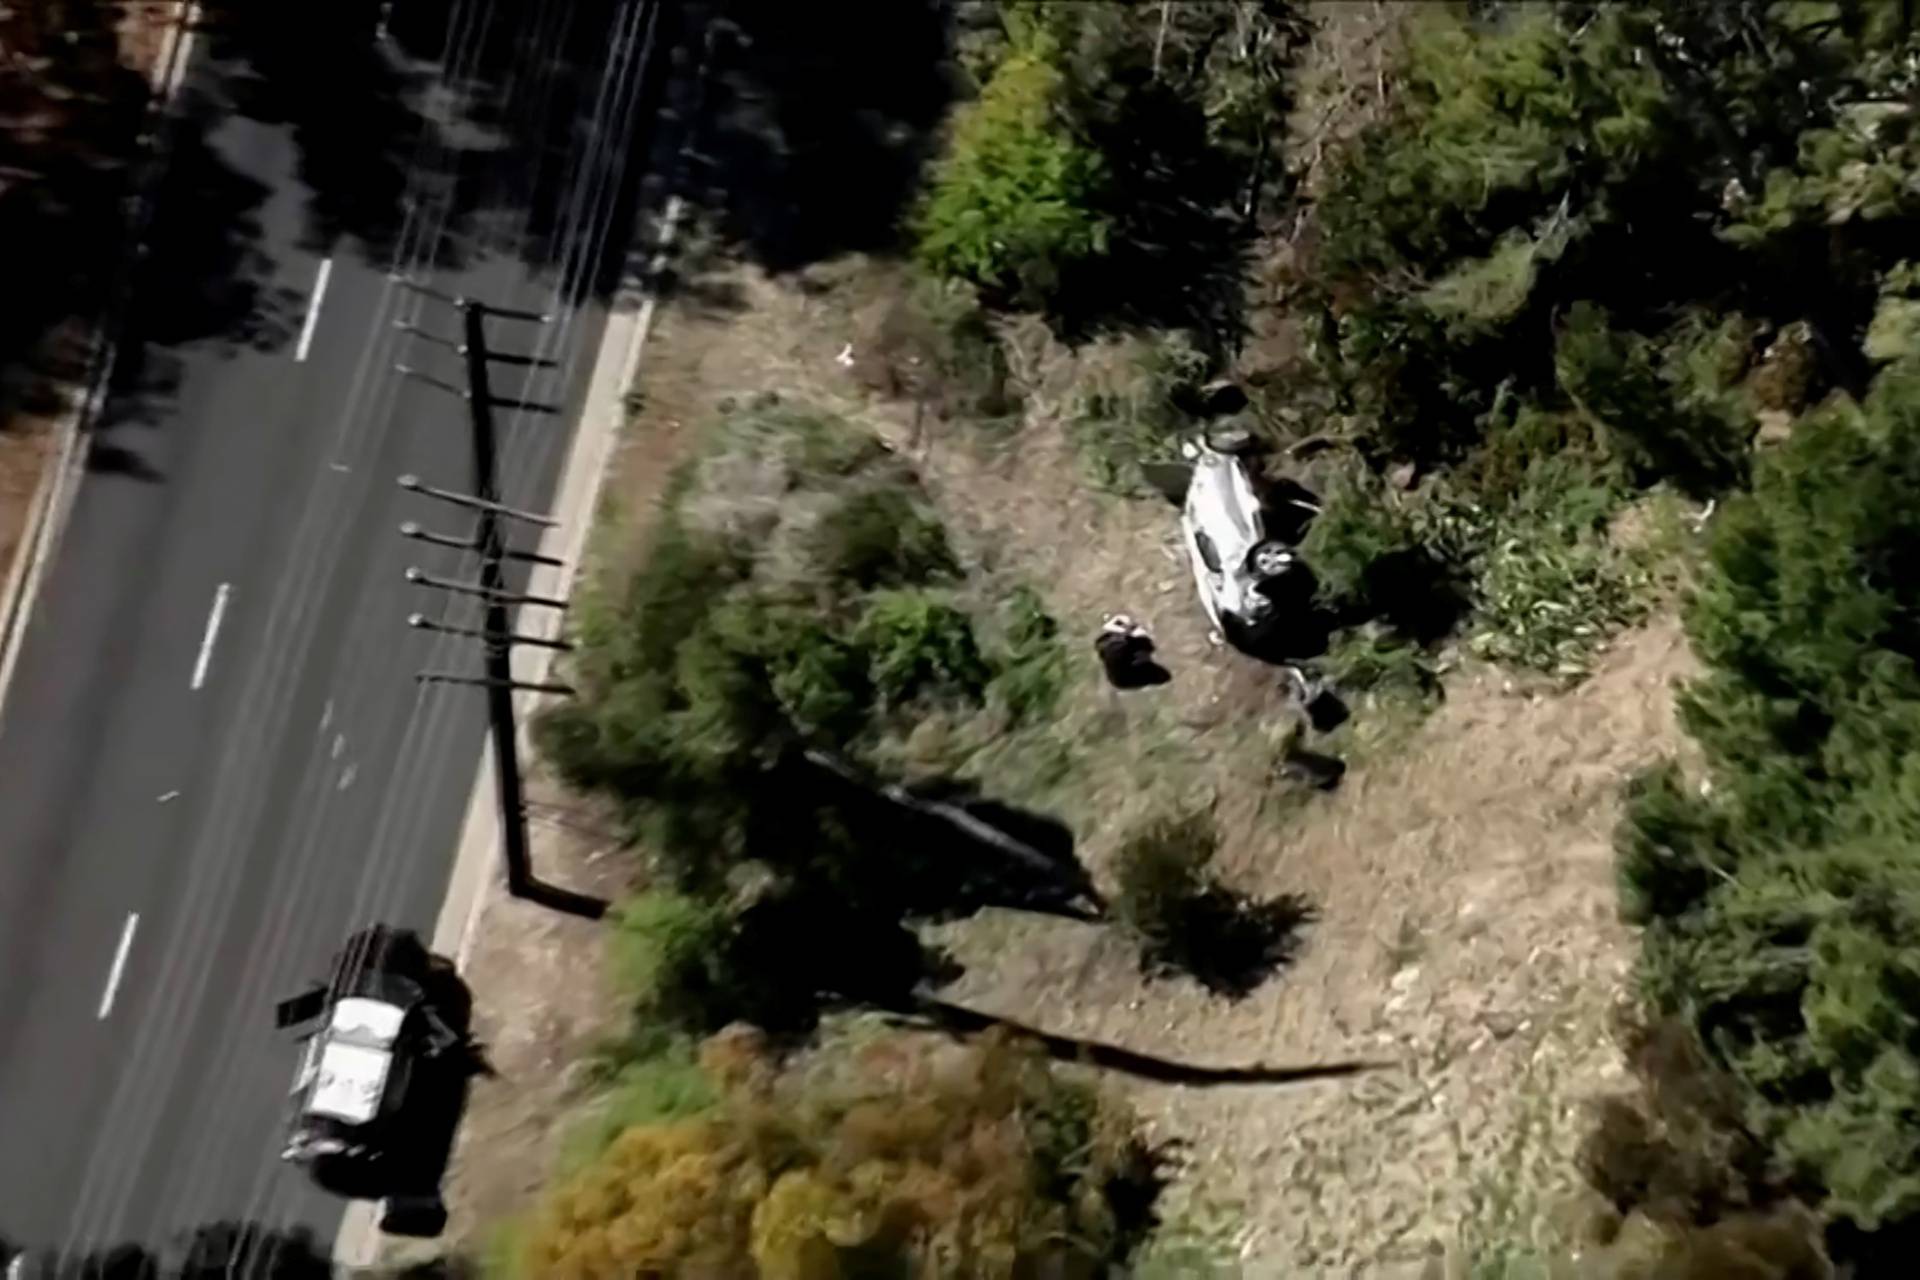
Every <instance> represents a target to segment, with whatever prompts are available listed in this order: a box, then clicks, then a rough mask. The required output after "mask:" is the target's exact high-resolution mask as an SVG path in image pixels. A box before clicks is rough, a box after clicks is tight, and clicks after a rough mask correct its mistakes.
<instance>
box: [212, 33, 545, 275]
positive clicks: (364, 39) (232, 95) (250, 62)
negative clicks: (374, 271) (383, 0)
mask: <svg viewBox="0 0 1920 1280" xmlns="http://www.w3.org/2000/svg"><path fill="white" fill-rule="evenodd" d="M433 7H434V6H432V5H427V6H424V7H423V6H420V5H416V4H402V5H398V6H396V9H397V11H399V12H401V13H402V14H403V18H404V20H403V23H402V26H403V28H404V29H405V30H406V31H408V32H409V33H412V34H414V35H415V36H416V37H424V34H425V32H426V29H427V25H428V24H427V22H426V20H425V19H426V17H427V16H429V15H427V14H426V13H425V12H421V13H415V12H413V11H414V10H420V9H432V8H433ZM517 7H518V6H510V8H517ZM380 8H381V4H380V0H333V2H332V3H329V4H326V5H262V4H257V3H249V2H248V0H203V3H202V5H201V13H202V19H201V31H202V34H203V38H205V39H206V40H207V42H208V56H210V58H211V59H212V60H213V62H214V64H215V65H216V66H217V68H218V70H219V84H220V88H221V90H222V92H223V94H225V95H226V96H227V97H228V98H229V99H230V101H231V102H232V104H233V110H234V111H235V112H236V113H237V114H239V115H241V116H244V117H246V118H248V119H250V120H254V121H258V122H260V123H262V124H273V125H284V126H285V127H286V128H287V129H288V130H289V131H290V132H291V134H292V135H293V141H294V146H295V149H296V152H297V160H296V164H297V172H298V175H299V177H300V179H301V181H302V182H303V183H304V184H305V185H306V187H307V188H308V192H309V195H308V199H307V204H306V219H307V229H306V239H307V241H308V243H309V244H312V245H316V246H325V245H331V244H333V243H334V242H335V241H337V240H340V239H343V238H351V239H352V240H354V241H355V242H357V243H358V245H359V247H360V250H361V252H362V253H363V254H364V255H365V256H366V258H367V259H368V260H369V261H376V262H379V263H381V264H382V265H384V264H385V263H386V262H387V261H388V260H389V258H390V256H391V254H392V251H393V249H394V243H395V238H396V236H397V235H398V233H399V230H400V228H401V226H402V225H403V223H404V221H405V218H406V212H407V202H408V197H409V189H410V185H411V183H412V181H413V180H414V177H415V175H414V173H413V169H414V167H415V165H416V163H418V161H419V159H421V158H425V159H426V160H427V161H428V162H429V164H430V165H431V163H432V161H433V160H434V159H435V158H436V157H438V158H441V159H444V157H445V155H446V153H447V152H448V151H449V150H450V148H449V146H448V139H447V136H446V135H445V132H444V130H443V129H442V127H441V126H440V125H439V124H438V123H437V122H436V121H434V120H433V119H432V118H430V115H429V113H428V111H427V110H426V109H425V108H424V106H423V105H422V99H423V97H424V96H425V94H426V92H427V89H428V86H429V85H430V84H431V82H432V80H433V78H434V73H435V71H437V68H436V67H434V66H432V65H431V64H429V63H426V62H424V61H416V60H414V59H411V58H408V57H406V56H405V55H404V53H402V52H401V51H400V50H399V49H396V48H394V47H391V46H384V45H382V44H381V43H380V42H378V41H376V40H375V39H374V31H375V28H376V25H377V23H378V20H379V15H380ZM443 8H444V7H443ZM451 18H452V14H451V11H450V10H449V11H446V12H444V13H443V14H442V15H441V24H442V25H441V27H440V31H441V32H442V33H443V35H444V32H445V31H446V29H447V28H446V23H448V22H449V21H450V20H451ZM416 47H417V46H416ZM435 52H442V50H435ZM428 172H429V175H431V174H432V170H431V169H429V171H428ZM455 208H456V212H458V211H459V209H460V206H459V205H458V203H457V202H456V206H455ZM449 243H452V241H451V240H449V239H448V238H446V237H442V238H441V239H440V240H439V241H438V242H437V243H431V244H429V245H427V246H426V248H428V249H429V250H430V251H434V252H438V251H440V250H442V249H444V248H445V246H447V245H448V244H449Z"/></svg>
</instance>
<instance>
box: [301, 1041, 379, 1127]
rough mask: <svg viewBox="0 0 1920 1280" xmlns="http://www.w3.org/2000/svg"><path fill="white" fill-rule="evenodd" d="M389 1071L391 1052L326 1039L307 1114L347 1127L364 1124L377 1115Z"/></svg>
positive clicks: (309, 1098) (308, 1099)
mask: <svg viewBox="0 0 1920 1280" xmlns="http://www.w3.org/2000/svg"><path fill="white" fill-rule="evenodd" d="M392 1069H393V1054H392V1052H391V1051H390V1050H387V1049H375V1048H372V1047H370V1046H367V1045H361V1044H353V1043H349V1042H348V1041H344V1040H333V1039H329V1040H328V1041H327V1043H326V1047H325V1048H323V1049H322V1050H321V1052H320V1063H319V1070H318V1071H317V1072H316V1074H315V1077H314V1084H313V1092H312V1093H311V1094H309V1095H308V1096H307V1111H308V1113H309V1114H311V1115H322V1116H331V1117H333V1118H334V1119H336V1120H344V1121H346V1122H347V1123H349V1124H365V1123H367V1121H369V1120H371V1119H373V1118H374V1117H375V1116H376V1115H379V1114H380V1099H381V1096H382V1095H383V1094H385V1093H386V1089H387V1075H388V1073H389V1072H390V1071H391V1070H392Z"/></svg>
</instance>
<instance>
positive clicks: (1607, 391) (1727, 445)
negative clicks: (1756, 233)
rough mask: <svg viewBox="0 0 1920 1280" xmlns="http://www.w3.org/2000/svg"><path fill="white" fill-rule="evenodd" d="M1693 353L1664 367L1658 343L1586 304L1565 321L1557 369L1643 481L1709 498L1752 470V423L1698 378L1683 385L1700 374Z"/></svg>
mask: <svg viewBox="0 0 1920 1280" xmlns="http://www.w3.org/2000/svg"><path fill="white" fill-rule="evenodd" d="M1715 336H1716V337H1717V335H1715ZM1715 345H1718V344H1717V343H1716V344H1715ZM1689 354H1690V353H1684V352H1683V353H1682V354H1681V356H1680V359H1679V361H1678V365H1677V367H1676V366H1674V365H1671V364H1670V365H1669V367H1668V368H1666V369H1663V368H1662V367H1661V366H1662V362H1661V360H1660V358H1659V353H1658V352H1657V351H1656V349H1655V347H1654V344H1653V343H1652V342H1650V341H1649V340H1648V339H1646V338H1643V337H1641V336H1639V335H1638V334H1633V333H1623V332H1620V331H1617V330H1614V329H1612V328H1611V327H1609V317H1608V315H1607V313H1606V311H1605V310H1604V309H1603V308H1600V307H1597V306H1594V305H1592V304H1590V303H1586V302H1578V303H1575V304H1574V305H1573V308H1572V309H1571V311H1569V313H1568V314H1567V317H1566V320H1565V321H1564V322H1563V324H1562V326H1561V329H1560V334H1559V337H1558V340H1557V341H1556V343H1555V347H1554V369H1555V372H1556V375H1557V377H1558V378H1559V382H1560V387H1561V389H1562V390H1563V391H1565V392H1566V393H1567V395H1568V396H1569V397H1571V398H1572V399H1573V401H1574V403H1575V404H1577V405H1579V406H1580V408H1581V410H1582V412H1584V413H1587V414H1590V415H1591V416H1592V417H1593V418H1594V419H1595V420H1596V421H1598V422H1601V423H1603V424H1605V425H1606V427H1607V428H1608V430H1609V431H1610V432H1612V434H1613V436H1614V437H1615V439H1617V440H1618V441H1619V443H1620V447H1621V450H1622V452H1623V453H1624V455H1625V456H1626V457H1627V459H1628V460H1629V461H1630V462H1631V463H1632V464H1633V465H1634V466H1635V467H1636V468H1638V469H1639V471H1640V474H1641V478H1642V479H1643V480H1653V479H1657V478H1661V477H1666V478H1670V479H1672V480H1673V481H1674V482H1675V483H1677V484H1679V485H1681V486H1682V487H1683V488H1686V489H1688V490H1689V491H1690V492H1693V493H1696V494H1700V495H1702V496H1704V495H1707V494H1711V493H1713V492H1716V491H1717V490H1719V489H1721V488H1723V487H1725V486H1726V485H1728V484H1731V483H1733V482H1735V481H1736V480H1738V479H1740V478H1741V477H1742V476H1743V475H1744V473H1745V469H1746V462H1745V457H1746V449H1747V433H1748V431H1749V430H1750V427H1751V424H1750V423H1749V422H1745V421H1742V420H1741V419H1740V418H1739V417H1737V416H1736V415H1735V412H1734V410H1733V409H1732V407H1731V406H1730V404H1729V403H1728V402H1727V401H1725V400H1724V399H1721V398H1719V397H1715V396H1707V395H1702V394H1700V387H1699V385H1698V384H1697V383H1694V384H1693V385H1691V386H1688V385H1684V384H1683V385H1678V386H1677V385H1676V380H1677V375H1681V374H1695V373H1696V368H1695V366H1694V365H1693V363H1692V361H1690V360H1689V359H1688V355H1689ZM1714 354H1717V353H1716V352H1714V351H1713V350H1712V348H1709V350H1708V352H1706V353H1705V356H1706V358H1708V359H1710V358H1711V357H1712V356H1713V355H1714ZM1694 358H1695V359H1699V358H1700V357H1699V356H1695V357H1694Z"/></svg>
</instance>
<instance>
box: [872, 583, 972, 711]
mask: <svg viewBox="0 0 1920 1280" xmlns="http://www.w3.org/2000/svg"><path fill="white" fill-rule="evenodd" d="M853 634H854V643H855V644H857V645H858V646H859V647H860V649H861V651H862V652H863V653H864V654H866V656H867V662H868V672H869V675H870V677H871V678H872V681H873V687H874V690H875V692H876V693H877V694H878V695H879V697H880V700H881V702H882V703H883V704H885V705H886V706H889V707H899V706H902V705H904V704H906V703H908V702H911V701H912V700H914V699H915V698H918V697H922V696H926V695H934V696H945V697H955V698H963V699H967V700H970V701H976V702H977V701H979V700H980V699H981V698H982V697H983V696H984V694H985V691H986V687H987V682H988V681H989V680H990V679H991V678H992V674H993V673H992V672H991V671H990V670H989V669H988V667H987V663H986V660H985V659H984V658H982V657H981V655H980V647H979V645H978V643H977V642H976V641H975V639H974V634H973V622H972V620H971V619H969V618H968V617H967V615H966V614H964V613H962V612H961V611H960V610H958V609H956V608H954V607H953V606H952V605H951V604H948V603H946V602H945V601H943V600H940V599H937V598H936V597H933V596H930V595H927V594H926V593H925V592H920V591H882V592H877V593H875V594H874V595H873V596H872V597H871V598H870V599H869V600H868V602H867V607H866V612H865V613H863V614H862V615H861V617H860V621H859V623H858V624H857V625H856V626H855V627H854V633H853Z"/></svg>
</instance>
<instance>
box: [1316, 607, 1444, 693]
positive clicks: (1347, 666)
mask: <svg viewBox="0 0 1920 1280" xmlns="http://www.w3.org/2000/svg"><path fill="white" fill-rule="evenodd" d="M1326 673H1327V678H1328V679H1329V680H1330V681H1331V682H1332V683H1333V686H1334V688H1336V689H1341V690H1349V691H1352V692H1356V693H1359V692H1366V693H1385V694H1389V695H1406V696H1410V697H1414V698H1420V699H1425V698H1429V697H1432V696H1434V695H1435V694H1436V693H1438V692H1439V688H1440V677H1439V675H1438V673H1437V672H1436V671H1435V670H1434V666H1433V660H1432V659H1431V658H1430V657H1429V656H1428V654H1427V651H1426V650H1425V649H1424V648H1422V647H1421V646H1420V645H1419V644H1417V643H1415V642H1414V641H1412V640H1409V639H1408V638H1407V637H1405V636H1403V635H1400V634H1398V633H1396V632H1393V631H1391V630H1388V629H1387V628H1384V627H1379V626H1372V625H1369V626H1363V627H1358V628H1355V629H1353V630H1351V631H1347V632H1344V633H1342V634H1341V635H1339V636H1338V637H1336V638H1335V640H1334V642H1333V645H1332V647H1331V648H1330V649H1329V650H1328V652H1327V660H1326Z"/></svg>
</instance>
